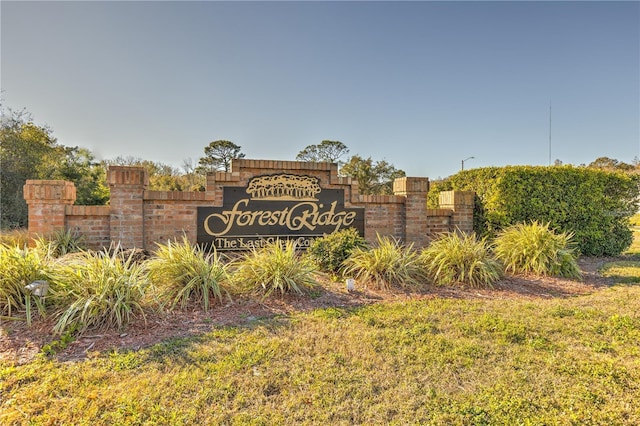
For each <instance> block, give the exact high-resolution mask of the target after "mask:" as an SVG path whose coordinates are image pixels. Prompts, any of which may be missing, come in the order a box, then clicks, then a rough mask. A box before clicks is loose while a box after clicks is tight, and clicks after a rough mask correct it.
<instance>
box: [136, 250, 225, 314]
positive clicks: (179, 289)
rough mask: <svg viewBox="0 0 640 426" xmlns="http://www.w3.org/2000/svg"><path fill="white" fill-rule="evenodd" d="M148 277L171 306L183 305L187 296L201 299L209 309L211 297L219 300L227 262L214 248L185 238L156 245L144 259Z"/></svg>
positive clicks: (162, 298)
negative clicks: (155, 248) (149, 257)
mask: <svg viewBox="0 0 640 426" xmlns="http://www.w3.org/2000/svg"><path fill="white" fill-rule="evenodd" d="M145 264H146V267H147V268H148V271H149V278H150V279H151V281H152V282H153V283H154V284H155V286H156V288H157V291H158V295H159V297H160V299H161V301H162V302H163V304H168V305H169V306H170V307H171V309H173V308H175V307H176V305H178V303H179V304H180V305H181V306H182V307H183V308H184V307H185V306H186V305H187V303H188V302H189V301H190V300H196V301H198V302H200V303H202V308H203V309H204V310H205V311H208V310H209V306H210V304H211V301H210V299H211V298H212V297H213V298H217V299H218V300H220V301H222V298H223V293H226V294H227V295H228V290H227V289H226V288H225V287H224V285H225V283H226V282H227V281H228V273H227V266H226V265H225V263H224V262H223V260H222V259H221V257H220V255H219V254H218V253H217V252H216V251H215V250H214V251H212V252H206V251H205V250H204V249H203V248H201V247H199V246H192V245H191V244H190V243H189V241H188V240H187V239H186V238H183V240H182V243H179V242H175V241H174V242H171V241H169V242H168V243H167V244H160V245H158V248H157V250H156V251H155V253H154V255H153V257H152V258H151V259H149V260H147V261H146V263H145Z"/></svg>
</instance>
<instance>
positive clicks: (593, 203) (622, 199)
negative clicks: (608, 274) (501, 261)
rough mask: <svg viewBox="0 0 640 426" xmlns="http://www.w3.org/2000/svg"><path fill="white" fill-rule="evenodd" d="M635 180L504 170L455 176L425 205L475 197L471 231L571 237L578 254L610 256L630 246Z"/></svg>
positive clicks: (582, 171)
mask: <svg viewBox="0 0 640 426" xmlns="http://www.w3.org/2000/svg"><path fill="white" fill-rule="evenodd" d="M639 182H640V177H639V176H638V175H629V174H623V173H616V172H608V171H603V170H598V169H591V168H586V167H573V166H553V167H543V166H507V167H485V168H478V169H471V170H465V171H461V172H459V173H457V174H455V175H453V176H450V177H449V178H447V179H446V180H444V181H441V182H436V183H434V184H432V186H431V190H430V192H429V200H428V203H429V205H430V206H435V205H436V204H437V199H438V194H439V193H440V192H441V191H447V190H465V191H475V192H476V211H475V216H474V227H475V230H476V232H477V233H478V234H480V235H483V236H485V235H486V236H489V237H492V236H494V235H495V234H496V232H497V231H499V230H501V229H503V228H505V227H507V226H509V225H513V224H516V223H523V222H531V221H534V220H537V221H538V222H543V223H549V224H550V227H551V228H552V229H555V230H557V231H560V232H572V233H573V234H574V241H575V242H576V243H577V246H578V249H579V250H580V252H581V253H582V254H585V255H594V256H602V255H605V256H615V255H618V254H620V253H621V252H623V251H624V250H625V249H627V248H628V247H629V246H630V245H631V241H632V236H633V234H632V231H631V230H630V228H629V218H630V217H631V216H633V215H634V214H635V213H636V211H637V208H638V207H637V203H638V196H639V194H640V190H639V185H638V183H639Z"/></svg>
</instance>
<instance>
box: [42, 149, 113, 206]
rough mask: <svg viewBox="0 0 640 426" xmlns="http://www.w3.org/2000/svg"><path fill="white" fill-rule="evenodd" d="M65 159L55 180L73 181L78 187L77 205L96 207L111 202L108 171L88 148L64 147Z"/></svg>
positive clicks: (56, 171) (58, 168) (59, 166)
mask: <svg viewBox="0 0 640 426" xmlns="http://www.w3.org/2000/svg"><path fill="white" fill-rule="evenodd" d="M64 151H65V157H64V159H63V161H62V162H61V163H60V164H59V165H58V167H57V169H56V170H55V171H54V173H53V178H54V179H62V180H67V181H71V182H73V183H74V184H75V186H76V204H78V205H86V206H95V205H104V204H106V203H107V201H109V195H110V194H109V186H108V185H107V170H106V168H105V167H104V165H103V164H100V163H99V162H96V159H95V156H94V155H93V153H92V152H91V151H89V150H88V149H86V148H78V147H64Z"/></svg>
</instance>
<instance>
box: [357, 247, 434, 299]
mask: <svg viewBox="0 0 640 426" xmlns="http://www.w3.org/2000/svg"><path fill="white" fill-rule="evenodd" d="M345 266H346V268H345V275H348V274H352V275H353V276H354V277H355V278H356V279H358V280H362V281H364V282H368V283H372V284H373V285H374V286H376V287H377V288H385V289H389V288H390V287H392V286H395V285H398V286H401V287H404V286H406V285H411V284H416V283H418V281H419V279H420V278H422V277H423V276H424V274H423V271H422V268H421V266H420V262H419V258H418V253H417V252H416V251H414V250H413V244H412V245H410V246H408V247H403V246H401V245H400V243H399V242H398V241H396V240H394V239H391V238H388V237H380V235H378V245H377V247H375V248H372V249H370V250H369V249H362V248H357V249H355V250H354V251H353V253H352V254H351V257H349V258H348V259H347V260H346V261H345Z"/></svg>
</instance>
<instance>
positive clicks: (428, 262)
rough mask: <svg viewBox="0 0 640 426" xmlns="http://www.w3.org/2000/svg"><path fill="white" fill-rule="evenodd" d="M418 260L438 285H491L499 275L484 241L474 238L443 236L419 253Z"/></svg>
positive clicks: (495, 262) (468, 236)
mask: <svg viewBox="0 0 640 426" xmlns="http://www.w3.org/2000/svg"><path fill="white" fill-rule="evenodd" d="M420 261H421V262H422V264H423V265H424V267H425V268H426V270H427V273H428V275H429V277H430V278H431V279H432V280H433V282H434V283H436V284H438V285H448V284H454V283H463V284H468V285H470V286H473V287H483V286H491V285H492V284H493V283H495V282H496V281H498V280H499V279H500V278H501V276H502V265H500V263H499V262H497V261H496V260H495V259H494V258H493V257H492V254H491V251H490V248H489V245H488V244H487V241H486V239H481V240H478V239H477V238H476V236H475V235H460V234H459V233H448V234H444V235H442V236H441V237H440V238H438V239H437V240H435V241H433V242H432V243H431V244H430V245H429V247H427V248H425V249H424V250H422V252H421V253H420Z"/></svg>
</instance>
